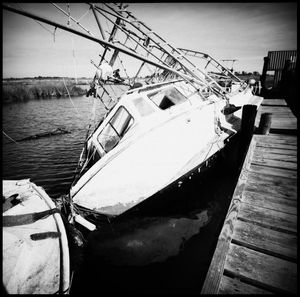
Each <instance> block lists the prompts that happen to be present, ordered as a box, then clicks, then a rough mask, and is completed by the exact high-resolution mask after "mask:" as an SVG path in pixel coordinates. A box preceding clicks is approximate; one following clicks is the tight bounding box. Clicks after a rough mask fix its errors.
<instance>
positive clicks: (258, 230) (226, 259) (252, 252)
mask: <svg viewBox="0 0 300 297" xmlns="http://www.w3.org/2000/svg"><path fill="white" fill-rule="evenodd" d="M279 104H280V106H279ZM263 112H271V113H272V114H273V116H272V126H271V130H270V131H271V132H272V128H273V131H274V130H276V131H277V129H280V131H283V132H284V131H285V130H284V129H286V132H287V133H285V134H274V133H270V134H269V135H254V136H253V138H252V141H251V143H250V146H249V150H248V152H247V155H246V158H245V161H244V164H243V167H242V170H241V174H240V176H239V180H238V183H237V186H236V188H235V191H234V194H233V197H232V201H231V204H230V206H229V209H228V212H227V215H226V218H225V221H224V224H223V228H222V230H221V233H220V236H219V238H218V242H217V246H216V249H215V252H214V255H213V258H212V262H211V264H210V267H209V270H208V273H207V275H206V279H205V282H204V285H203V287H202V291H201V294H240V293H242V294H274V293H292V294H296V293H297V264H296V263H297V136H296V135H289V134H291V133H290V132H291V131H290V130H296V127H297V119H296V118H295V117H294V116H293V115H292V114H291V111H290V110H289V108H288V107H287V106H286V103H285V102H284V101H283V100H279V101H272V99H267V100H266V99H265V100H264V101H263V104H262V106H261V108H260V110H259V112H258V115H257V118H256V120H258V121H259V118H260V115H261V114H262V113H263Z"/></svg>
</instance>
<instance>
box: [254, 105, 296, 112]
mask: <svg viewBox="0 0 300 297" xmlns="http://www.w3.org/2000/svg"><path fill="white" fill-rule="evenodd" d="M259 110H260V111H262V112H292V111H291V110H290V108H289V107H288V106H261V107H260V108H259Z"/></svg>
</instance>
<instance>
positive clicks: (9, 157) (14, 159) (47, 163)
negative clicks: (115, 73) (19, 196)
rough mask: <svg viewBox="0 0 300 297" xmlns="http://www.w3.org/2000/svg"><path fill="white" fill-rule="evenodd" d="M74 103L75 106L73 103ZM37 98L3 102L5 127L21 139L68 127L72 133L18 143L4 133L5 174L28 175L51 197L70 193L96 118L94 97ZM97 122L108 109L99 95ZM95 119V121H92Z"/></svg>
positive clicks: (3, 156)
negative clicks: (86, 141) (86, 137)
mask: <svg viewBox="0 0 300 297" xmlns="http://www.w3.org/2000/svg"><path fill="white" fill-rule="evenodd" d="M72 102H73V104H74V106H75V107H74V106H73V104H72ZM72 102H71V101H70V99H69V98H63V99H43V100H33V101H29V102H25V103H11V104H6V105H4V106H3V109H2V112H3V121H2V123H3V125H2V129H3V131H4V132H5V133H6V134H7V135H9V136H10V137H11V138H12V139H14V140H18V139H22V138H24V137H27V136H31V135H35V134H37V133H41V132H47V131H51V130H53V129H56V128H58V127H64V128H66V129H67V130H69V131H71V133H70V134H63V135H56V136H51V137H45V138H40V139H36V140H29V141H24V142H19V143H14V142H12V141H11V140H9V139H8V138H7V137H5V136H4V135H3V136H2V160H3V163H2V168H3V171H2V174H3V176H2V178H3V179H26V178H30V180H31V181H32V182H34V183H36V184H37V185H39V186H42V187H43V188H44V189H45V190H46V192H47V193H48V194H49V196H50V197H52V198H56V197H58V196H60V195H61V194H65V193H67V191H68V190H69V187H70V184H71V182H72V180H73V176H74V172H75V169H76V165H77V162H78V159H79V156H80V153H81V150H82V147H83V142H84V139H85V135H86V131H87V127H88V125H89V123H90V122H91V119H92V118H93V104H94V99H93V98H91V97H89V98H87V97H85V96H84V97H77V98H73V99H72ZM95 107H96V115H95V119H96V121H95V123H96V122H97V120H99V119H100V117H101V116H102V115H103V114H104V112H105V109H104V108H103V105H102V104H101V102H100V101H99V100H96V99H95ZM92 123H94V122H92Z"/></svg>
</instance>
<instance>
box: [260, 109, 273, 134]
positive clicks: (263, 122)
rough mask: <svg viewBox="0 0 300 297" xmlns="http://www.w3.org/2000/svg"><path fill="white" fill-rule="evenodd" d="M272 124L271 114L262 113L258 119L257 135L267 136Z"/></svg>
mask: <svg viewBox="0 0 300 297" xmlns="http://www.w3.org/2000/svg"><path fill="white" fill-rule="evenodd" d="M271 123H272V113H268V112H266V113H263V114H262V115H261V118H260V122H259V127H258V134H262V135H268V134H269V132H270V128H271Z"/></svg>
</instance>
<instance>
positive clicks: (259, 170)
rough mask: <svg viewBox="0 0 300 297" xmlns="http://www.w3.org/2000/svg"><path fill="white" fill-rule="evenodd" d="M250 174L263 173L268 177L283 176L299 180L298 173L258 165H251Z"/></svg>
mask: <svg viewBox="0 0 300 297" xmlns="http://www.w3.org/2000/svg"><path fill="white" fill-rule="evenodd" d="M249 171H250V172H256V173H263V174H268V175H275V176H282V177H287V178H292V179H297V171H295V170H288V169H282V168H274V167H273V168H272V167H263V166H260V165H256V164H251V165H250V169H249Z"/></svg>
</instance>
